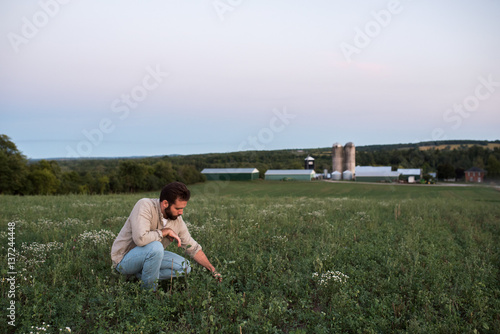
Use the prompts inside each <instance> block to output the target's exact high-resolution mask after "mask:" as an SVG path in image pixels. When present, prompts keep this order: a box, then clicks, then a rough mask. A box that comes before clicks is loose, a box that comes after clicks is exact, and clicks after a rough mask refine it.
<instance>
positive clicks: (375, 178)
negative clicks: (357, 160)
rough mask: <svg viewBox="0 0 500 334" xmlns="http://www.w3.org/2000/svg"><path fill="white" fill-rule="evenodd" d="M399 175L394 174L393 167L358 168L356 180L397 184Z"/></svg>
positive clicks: (397, 173)
mask: <svg viewBox="0 0 500 334" xmlns="http://www.w3.org/2000/svg"><path fill="white" fill-rule="evenodd" d="M399 174H400V173H399V172H393V171H392V167H391V166H382V167H372V166H356V173H355V179H356V181H358V182H397V181H398V179H399Z"/></svg>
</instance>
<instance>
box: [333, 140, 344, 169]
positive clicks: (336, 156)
mask: <svg viewBox="0 0 500 334" xmlns="http://www.w3.org/2000/svg"><path fill="white" fill-rule="evenodd" d="M343 167H344V149H343V148H342V145H340V144H339V143H335V144H333V146H332V171H333V172H339V173H342V172H343V171H344V169H343Z"/></svg>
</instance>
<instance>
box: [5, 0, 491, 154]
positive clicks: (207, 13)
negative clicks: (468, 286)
mask: <svg viewBox="0 0 500 334" xmlns="http://www.w3.org/2000/svg"><path fill="white" fill-rule="evenodd" d="M0 6H1V7H2V8H1V9H2V10H1V14H0V36H2V38H0V74H1V76H0V134H6V135H7V136H9V137H10V138H11V139H12V141H13V142H14V143H15V144H16V145H17V147H18V149H19V150H20V151H21V152H22V153H23V154H25V155H26V156H27V157H28V158H55V157H116V156H152V155H166V154H196V153H209V152H234V151H239V150H251V149H258V150H274V149H287V148H316V147H328V146H331V145H332V144H334V143H336V142H340V143H342V144H345V143H347V142H353V143H354V144H355V145H356V146H362V145H372V144H396V143H414V142H419V141H428V140H443V139H476V140H496V139H500V130H499V129H500V62H499V59H500V38H499V37H498V31H500V19H499V18H500V1H496V0H478V1H470V0H458V1H457V0H455V1H452V0H442V1H435V0H434V1H431V0H421V1H417V0H413V1H412V0H400V1H397V0H390V1H378V0H376V1H375V0H371V1H347V0H345V1H335V0H329V1H327V0H308V1H305V0H303V1H302V0H300V1H299V0H297V1H293V0H274V1H264V0H252V1H250V0H203V1H180V0H178V1H172V0H162V1H159V0H150V1H138V0H137V1H131V0H120V1H118V0H115V1H96V0H85V1H82V0H72V1H70V0H64V1H63V0H39V1H28V0H26V1H18V0H7V1H2V4H1V5H0Z"/></svg>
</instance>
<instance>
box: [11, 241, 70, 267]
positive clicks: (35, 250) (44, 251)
mask: <svg viewBox="0 0 500 334" xmlns="http://www.w3.org/2000/svg"><path fill="white" fill-rule="evenodd" d="M63 246H64V244H63V243H62V242H57V241H52V242H49V243H46V244H39V243H38V242H33V243H31V244H29V245H28V244H27V243H25V242H23V243H22V244H21V251H20V253H19V257H18V258H19V260H20V261H24V262H25V263H26V265H28V266H32V265H34V264H37V263H44V262H45V260H46V259H47V255H48V254H49V253H51V252H53V251H55V250H58V249H61V248H63Z"/></svg>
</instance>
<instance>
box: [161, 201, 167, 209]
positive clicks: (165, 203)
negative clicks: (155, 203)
mask: <svg viewBox="0 0 500 334" xmlns="http://www.w3.org/2000/svg"><path fill="white" fill-rule="evenodd" d="M161 204H163V205H164V206H165V207H166V208H168V201H167V200H166V199H164V200H163V202H161Z"/></svg>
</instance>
